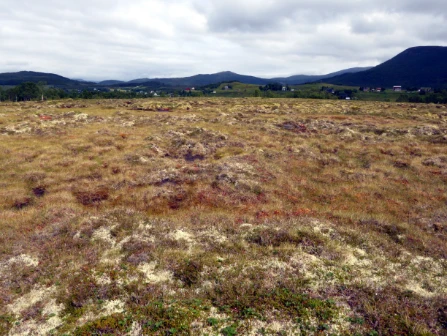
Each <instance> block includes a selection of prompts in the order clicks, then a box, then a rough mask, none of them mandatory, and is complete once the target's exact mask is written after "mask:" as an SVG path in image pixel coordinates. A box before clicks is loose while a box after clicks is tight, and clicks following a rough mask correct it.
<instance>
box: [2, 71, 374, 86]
mask: <svg viewBox="0 0 447 336" xmlns="http://www.w3.org/2000/svg"><path fill="white" fill-rule="evenodd" d="M365 69H369V68H351V69H345V70H341V71H337V72H334V73H331V74H327V75H320V76H311V75H296V76H290V77H278V78H260V77H255V76H247V75H241V74H237V73H234V72H231V71H223V72H218V73H214V74H199V75H195V76H190V77H178V78H139V79H134V80H131V81H128V82H126V81H120V80H105V81H101V82H88V81H84V80H79V79H78V80H73V79H69V78H66V77H63V76H59V75H56V74H52V73H42V72H33V71H20V72H8V73H2V74H0V85H18V84H20V83H23V82H34V83H37V82H46V83H47V84H48V85H57V86H70V87H74V86H84V87H85V86H87V85H90V86H126V85H128V86H139V85H146V84H148V83H149V85H150V86H152V87H154V86H155V83H158V85H166V86H173V87H192V86H197V87H199V86H206V85H210V84H217V83H222V82H240V83H244V84H255V85H265V84H268V83H281V84H284V85H292V84H303V83H308V82H314V81H317V80H320V79H324V78H328V77H333V76H335V75H337V74H341V73H352V72H356V71H362V70H365Z"/></svg>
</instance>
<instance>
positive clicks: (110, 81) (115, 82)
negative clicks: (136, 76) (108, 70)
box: [98, 80, 125, 85]
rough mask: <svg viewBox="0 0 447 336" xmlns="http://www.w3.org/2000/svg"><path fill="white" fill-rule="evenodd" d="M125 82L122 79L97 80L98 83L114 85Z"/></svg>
mask: <svg viewBox="0 0 447 336" xmlns="http://www.w3.org/2000/svg"><path fill="white" fill-rule="evenodd" d="M122 83H125V82H124V81H120V80H105V81H102V82H98V84H99V85H116V84H122Z"/></svg>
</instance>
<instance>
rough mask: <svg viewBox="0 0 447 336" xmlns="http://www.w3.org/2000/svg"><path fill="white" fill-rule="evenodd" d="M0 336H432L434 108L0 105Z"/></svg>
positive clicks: (318, 103)
mask: <svg viewBox="0 0 447 336" xmlns="http://www.w3.org/2000/svg"><path fill="white" fill-rule="evenodd" d="M0 140H1V141H0V233H1V234H0V334H1V335H149V334H150V335H224V336H230V335H364V336H375V335H446V334H447V261H446V257H447V183H446V182H447V109H446V106H444V105H434V104H432V105H410V104H395V103H377V102H376V103H372V102H348V101H323V100H314V101H310V100H297V99H295V100H288V99H281V100H266V99H261V98H251V99H204V98H202V99H200V98H199V99H193V98H185V99H181V98H179V99H159V100H155V99H153V100H131V101H123V100H121V101H120V100H117V101H113V100H108V101H106V100H102V101H95V100H89V101H82V100H73V101H63V102H60V101H59V102H58V101H55V102H43V103H35V102H28V103H1V104H0Z"/></svg>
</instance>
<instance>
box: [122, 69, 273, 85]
mask: <svg viewBox="0 0 447 336" xmlns="http://www.w3.org/2000/svg"><path fill="white" fill-rule="evenodd" d="M150 81H152V82H153V81H156V82H160V83H163V84H168V85H172V86H204V85H209V84H216V83H221V82H240V83H245V84H257V85H265V84H267V83H270V82H271V80H270V79H264V78H258V77H253V76H245V75H239V74H237V73H234V72H231V71H224V72H218V73H215V74H209V75H202V74H201V75H195V76H191V77H182V78H140V79H134V80H131V81H129V82H128V83H130V84H140V83H144V82H150Z"/></svg>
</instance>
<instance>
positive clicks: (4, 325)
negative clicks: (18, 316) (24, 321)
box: [0, 314, 15, 335]
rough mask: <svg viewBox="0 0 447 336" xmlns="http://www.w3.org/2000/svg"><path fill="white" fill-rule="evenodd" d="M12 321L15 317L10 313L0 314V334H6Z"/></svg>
mask: <svg viewBox="0 0 447 336" xmlns="http://www.w3.org/2000/svg"><path fill="white" fill-rule="evenodd" d="M14 321H15V318H14V317H13V316H12V315H8V314H5V315H0V335H7V334H8V332H9V330H10V329H11V328H12V326H13V324H14Z"/></svg>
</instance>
